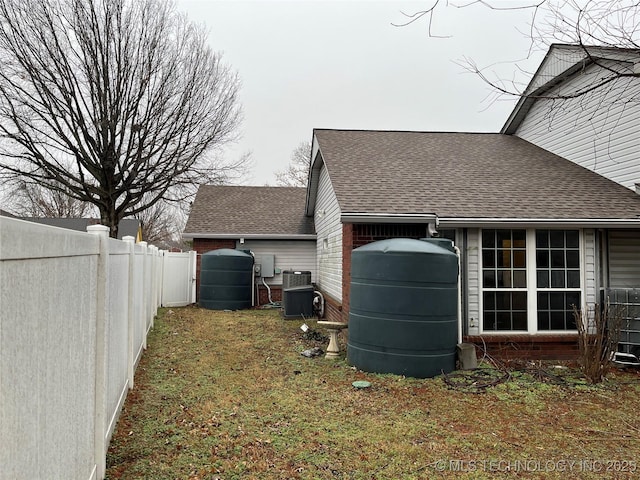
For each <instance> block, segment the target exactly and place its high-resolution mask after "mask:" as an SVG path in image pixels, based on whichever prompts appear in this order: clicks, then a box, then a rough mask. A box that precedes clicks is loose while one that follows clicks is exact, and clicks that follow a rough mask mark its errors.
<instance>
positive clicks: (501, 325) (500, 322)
mask: <svg viewBox="0 0 640 480" xmlns="http://www.w3.org/2000/svg"><path fill="white" fill-rule="evenodd" d="M496 324H497V328H498V330H511V313H509V312H497V313H496Z"/></svg>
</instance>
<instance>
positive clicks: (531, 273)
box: [478, 227, 586, 336]
mask: <svg viewBox="0 0 640 480" xmlns="http://www.w3.org/2000/svg"><path fill="white" fill-rule="evenodd" d="M483 230H523V229H522V228H517V227H514V228H505V229H498V228H488V229H482V228H481V229H479V232H478V250H479V255H478V280H479V281H478V287H479V289H480V291H479V295H478V309H479V311H478V315H479V317H480V322H479V325H478V330H479V332H480V335H502V336H509V335H567V336H570V335H575V334H576V333H577V332H578V331H577V330H538V295H537V292H538V291H548V292H557V291H565V292H577V291H579V292H580V301H581V303H582V305H581V308H582V309H584V308H585V297H586V293H585V285H586V277H585V271H586V256H585V255H586V243H585V238H584V234H583V229H581V228H578V229H577V230H578V242H579V245H580V288H579V289H576V288H541V289H538V288H537V278H536V230H576V229H575V228H555V229H551V228H526V229H524V230H526V251H527V256H526V259H527V288H487V289H485V288H484V286H483V283H484V276H483V271H482V267H483V265H482V232H483ZM485 291H487V292H490V291H508V292H527V330H526V331H525V330H485V329H484V295H483V293H484V292H485Z"/></svg>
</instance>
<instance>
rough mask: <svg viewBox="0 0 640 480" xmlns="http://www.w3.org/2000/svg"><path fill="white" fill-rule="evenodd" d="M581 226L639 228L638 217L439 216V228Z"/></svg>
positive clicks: (639, 219)
mask: <svg viewBox="0 0 640 480" xmlns="http://www.w3.org/2000/svg"><path fill="white" fill-rule="evenodd" d="M514 226H519V227H527V226H535V227H554V228H558V227H569V226H570V227H581V228H640V218H471V217H468V218H461V217H440V228H447V227H480V228H486V227H514Z"/></svg>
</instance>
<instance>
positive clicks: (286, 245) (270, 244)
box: [182, 185, 316, 304]
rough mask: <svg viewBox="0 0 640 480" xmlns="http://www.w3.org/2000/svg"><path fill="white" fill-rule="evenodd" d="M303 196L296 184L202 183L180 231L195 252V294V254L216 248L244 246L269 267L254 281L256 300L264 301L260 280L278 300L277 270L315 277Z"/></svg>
mask: <svg viewBox="0 0 640 480" xmlns="http://www.w3.org/2000/svg"><path fill="white" fill-rule="evenodd" d="M305 195H306V189H304V188H297V187H244V186H215V185H202V186H201V187H200V189H199V190H198V193H197V195H196V198H195V200H194V202H193V205H192V208H191V212H190V214H189V219H188V220H187V225H186V227H185V230H184V233H183V235H182V236H183V238H184V239H185V240H193V249H194V250H195V251H196V252H198V263H197V272H198V273H197V279H198V281H197V285H198V286H197V290H198V295H199V290H200V284H199V278H200V258H201V255H202V254H203V253H206V252H208V251H210V250H215V249H219V248H232V249H240V250H250V251H251V252H252V253H253V254H254V256H255V259H256V263H257V264H260V265H261V266H262V265H264V266H265V267H268V266H271V265H272V266H273V272H272V273H270V272H268V271H267V270H268V269H267V268H265V270H264V273H265V275H269V276H267V277H265V278H259V279H258V283H259V285H260V287H259V295H258V298H259V301H260V304H265V303H268V302H269V298H268V290H267V288H265V287H264V284H263V281H262V280H264V283H266V284H267V285H269V288H270V289H271V300H272V301H274V302H275V301H279V300H281V298H282V280H283V274H282V272H284V271H287V270H295V271H309V272H311V280H312V281H315V278H316V257H315V254H316V235H315V232H314V228H313V219H312V218H309V217H307V216H305V214H304V202H305ZM269 270H270V268H269ZM271 275H272V276H271Z"/></svg>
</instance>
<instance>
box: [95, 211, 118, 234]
mask: <svg viewBox="0 0 640 480" xmlns="http://www.w3.org/2000/svg"><path fill="white" fill-rule="evenodd" d="M100 223H101V224H102V225H105V226H107V227H109V236H110V237H111V238H118V224H119V223H120V219H119V218H118V215H117V214H116V208H115V205H110V206H109V207H106V208H100Z"/></svg>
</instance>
